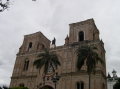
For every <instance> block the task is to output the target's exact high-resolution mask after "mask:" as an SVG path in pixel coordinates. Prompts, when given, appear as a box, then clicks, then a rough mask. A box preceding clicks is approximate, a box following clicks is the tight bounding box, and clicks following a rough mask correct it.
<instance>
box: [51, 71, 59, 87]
mask: <svg viewBox="0 0 120 89" xmlns="http://www.w3.org/2000/svg"><path fill="white" fill-rule="evenodd" d="M51 80H52V81H53V83H54V84H55V89H56V84H57V82H58V81H59V80H60V76H59V75H58V73H55V75H54V76H53V77H52V79H51Z"/></svg>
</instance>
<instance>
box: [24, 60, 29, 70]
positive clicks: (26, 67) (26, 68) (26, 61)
mask: <svg viewBox="0 0 120 89" xmlns="http://www.w3.org/2000/svg"><path fill="white" fill-rule="evenodd" d="M28 67H29V60H25V63H24V69H23V70H24V71H27V70H28Z"/></svg>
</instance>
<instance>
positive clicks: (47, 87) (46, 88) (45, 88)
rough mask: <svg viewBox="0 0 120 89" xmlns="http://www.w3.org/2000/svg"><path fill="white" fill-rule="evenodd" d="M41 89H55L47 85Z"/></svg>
mask: <svg viewBox="0 0 120 89" xmlns="http://www.w3.org/2000/svg"><path fill="white" fill-rule="evenodd" d="M40 89H54V88H53V87H51V86H48V85H45V86H43V87H42V88H40Z"/></svg>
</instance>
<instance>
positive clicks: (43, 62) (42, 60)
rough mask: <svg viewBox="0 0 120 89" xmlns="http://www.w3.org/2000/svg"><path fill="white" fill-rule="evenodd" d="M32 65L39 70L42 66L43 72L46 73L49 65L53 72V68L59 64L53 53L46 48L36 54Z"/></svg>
mask: <svg viewBox="0 0 120 89" xmlns="http://www.w3.org/2000/svg"><path fill="white" fill-rule="evenodd" d="M34 65H35V66H36V68H37V69H39V72H40V70H41V68H42V67H43V68H44V74H45V75H46V74H47V71H48V69H49V67H52V69H53V72H55V69H57V67H58V66H60V62H59V59H58V56H57V55H56V54H55V53H53V52H49V50H48V49H45V50H44V52H43V53H40V54H39V55H38V57H37V60H35V61H34Z"/></svg>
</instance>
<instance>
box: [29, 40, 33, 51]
mask: <svg viewBox="0 0 120 89" xmlns="http://www.w3.org/2000/svg"><path fill="white" fill-rule="evenodd" d="M31 48H32V42H30V43H29V45H28V51H29V50H30V49H31Z"/></svg>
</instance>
